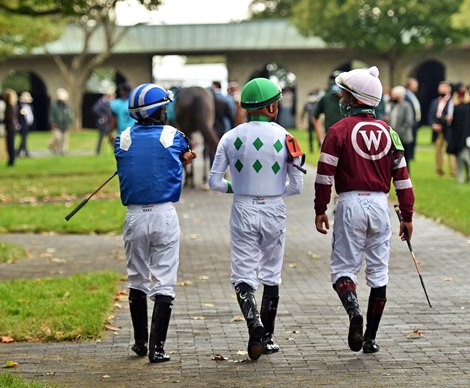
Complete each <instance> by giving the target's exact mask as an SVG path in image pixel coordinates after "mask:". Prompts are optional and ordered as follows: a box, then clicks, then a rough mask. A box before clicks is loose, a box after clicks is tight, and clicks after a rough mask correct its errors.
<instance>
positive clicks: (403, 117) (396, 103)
mask: <svg viewBox="0 0 470 388" xmlns="http://www.w3.org/2000/svg"><path fill="white" fill-rule="evenodd" d="M405 96H406V88H405V87H404V86H401V85H399V86H395V87H394V88H393V89H392V91H391V96H390V97H391V102H392V104H391V110H390V119H389V121H388V123H389V124H390V126H391V127H392V128H393V129H394V130H395V131H396V132H397V133H398V135H399V136H400V140H401V143H402V144H403V148H404V149H405V151H404V156H405V160H406V164H407V166H408V173H409V171H410V160H411V158H412V147H413V122H414V116H413V108H412V107H411V104H410V103H409V102H408V101H406V99H405Z"/></svg>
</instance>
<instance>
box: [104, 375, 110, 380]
mask: <svg viewBox="0 0 470 388" xmlns="http://www.w3.org/2000/svg"><path fill="white" fill-rule="evenodd" d="M102 377H103V379H109V378H110V377H111V376H110V375H103V376H102Z"/></svg>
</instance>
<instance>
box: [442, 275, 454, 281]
mask: <svg viewBox="0 0 470 388" xmlns="http://www.w3.org/2000/svg"><path fill="white" fill-rule="evenodd" d="M442 280H443V281H445V282H452V281H454V279H452V278H451V277H449V276H445V277H444V278H443V279H442Z"/></svg>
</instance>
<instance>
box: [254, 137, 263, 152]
mask: <svg viewBox="0 0 470 388" xmlns="http://www.w3.org/2000/svg"><path fill="white" fill-rule="evenodd" d="M253 145H254V146H255V148H256V151H259V150H260V148H261V147H262V146H263V142H262V141H261V139H260V138H259V137H257V138H256V140H255V141H254V142H253Z"/></svg>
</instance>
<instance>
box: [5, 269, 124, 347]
mask: <svg viewBox="0 0 470 388" xmlns="http://www.w3.org/2000/svg"><path fill="white" fill-rule="evenodd" d="M119 280H120V275H119V274H117V273H112V272H96V273H88V274H79V275H74V276H69V277H64V278H53V279H52V278H44V279H35V280H30V279H19V280H11V281H4V282H2V283H0V295H2V297H1V298H0V311H1V312H2V319H1V320H0V336H2V337H3V336H6V337H11V338H13V339H14V340H15V341H74V340H96V339H98V338H101V336H102V334H103V330H104V326H105V323H106V320H107V318H108V316H109V315H110V314H111V309H112V302H113V294H115V292H116V286H117V284H118V282H119Z"/></svg>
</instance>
